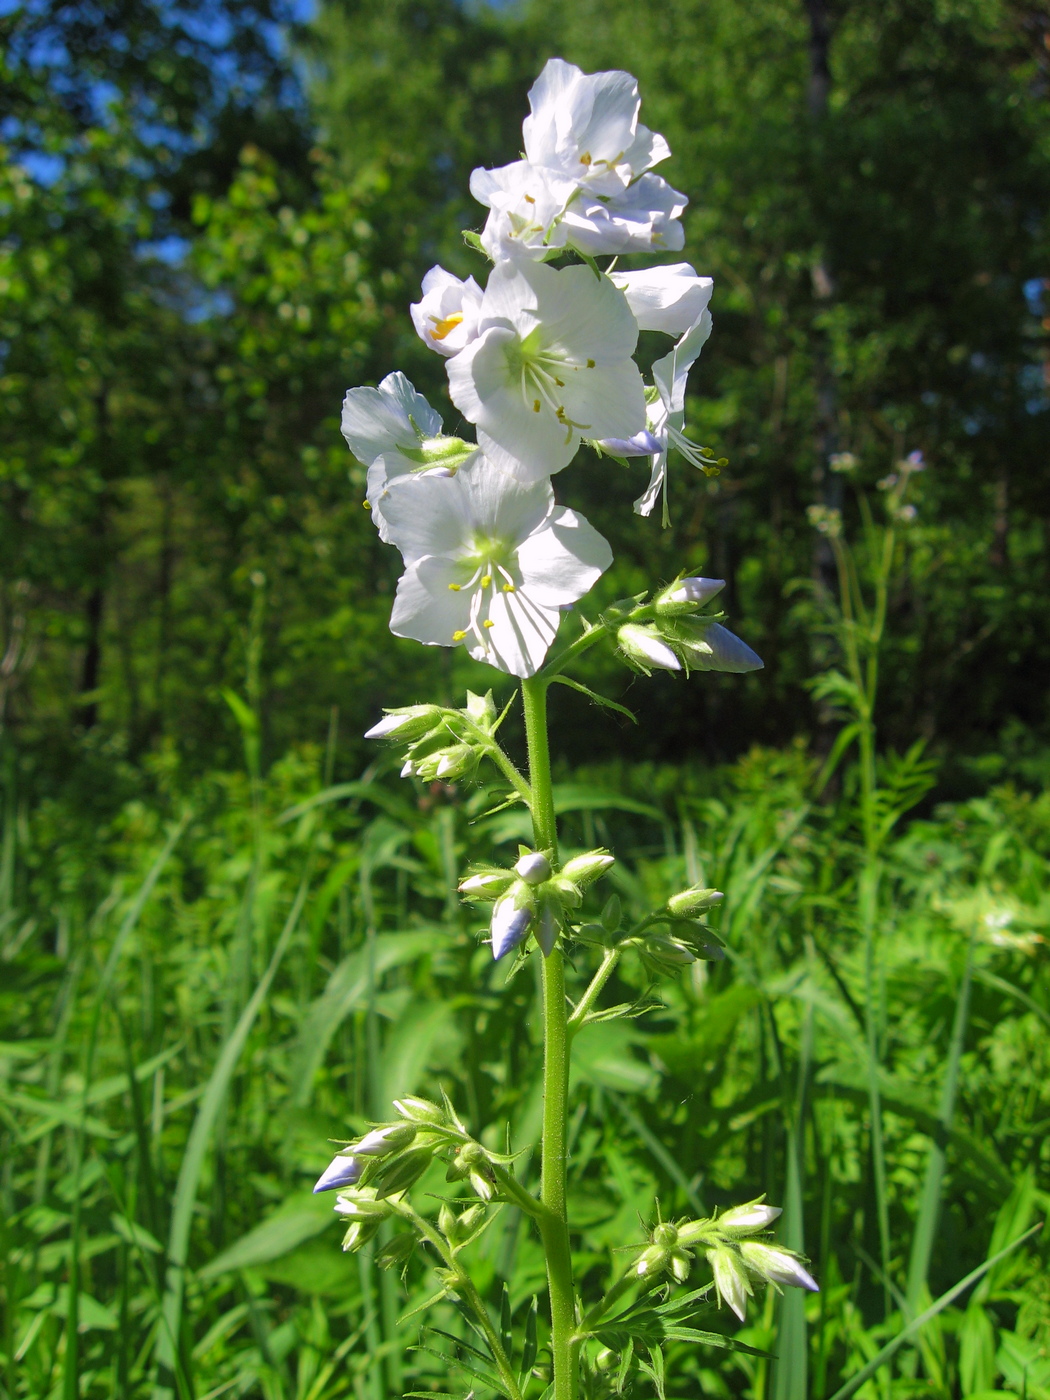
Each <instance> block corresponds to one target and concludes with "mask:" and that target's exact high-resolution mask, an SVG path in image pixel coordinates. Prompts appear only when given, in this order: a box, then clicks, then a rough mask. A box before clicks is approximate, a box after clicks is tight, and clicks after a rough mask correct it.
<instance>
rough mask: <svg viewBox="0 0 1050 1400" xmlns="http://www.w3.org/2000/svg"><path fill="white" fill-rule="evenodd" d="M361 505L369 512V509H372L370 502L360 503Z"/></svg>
mask: <svg viewBox="0 0 1050 1400" xmlns="http://www.w3.org/2000/svg"><path fill="white" fill-rule="evenodd" d="M361 504H362V505H363V506H364V508H365V510H371V509H372V502H371V501H362V502H361Z"/></svg>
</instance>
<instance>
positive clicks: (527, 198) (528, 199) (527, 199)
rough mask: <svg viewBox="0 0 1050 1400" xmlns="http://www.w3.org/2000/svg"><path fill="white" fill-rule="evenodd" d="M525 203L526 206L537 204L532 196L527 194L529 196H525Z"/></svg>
mask: <svg viewBox="0 0 1050 1400" xmlns="http://www.w3.org/2000/svg"><path fill="white" fill-rule="evenodd" d="M525 203H526V204H535V203H536V201H535V200H534V199H533V197H532V195H531V194H527V195H526V196H525Z"/></svg>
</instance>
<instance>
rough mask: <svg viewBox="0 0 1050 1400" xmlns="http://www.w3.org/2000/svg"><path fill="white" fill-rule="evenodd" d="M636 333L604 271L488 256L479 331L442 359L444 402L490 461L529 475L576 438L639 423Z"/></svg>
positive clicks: (554, 463)
mask: <svg viewBox="0 0 1050 1400" xmlns="http://www.w3.org/2000/svg"><path fill="white" fill-rule="evenodd" d="M637 341H638V326H637V323H636V321H635V319H634V317H633V315H632V314H631V310H630V307H629V306H628V305H627V301H626V299H625V298H624V296H623V294H622V292H620V291H618V290H617V288H616V287H614V286H613V284H612V283H611V282H610V281H609V279H608V278H607V277H595V275H594V273H593V272H592V271H591V269H590V268H588V267H580V266H576V267H566V268H562V269H561V270H560V271H555V270H554V269H553V268H550V267H545V266H544V265H543V264H542V263H524V264H519V265H515V264H509V263H497V265H496V266H495V267H494V268H493V270H492V273H491V275H490V277H489V281H488V286H487V287H486V289H485V296H484V299H483V300H482V303H481V312H480V316H479V320H478V335H477V337H476V339H475V340H473V341H472V342H471V343H470V344H469V345H468V346H467V347H466V348H465V349H464V350H461V351H460V353H459V354H458V355H454V356H453V357H452V358H451V359H450V360H449V361H448V363H447V366H446V368H447V370H448V379H449V392H450V393H451V396H452V402H453V403H454V404H455V405H456V407H457V408H458V409H459V410H460V412H461V413H462V414H463V415H464V417H465V418H466V419H467V420H468V421H469V422H471V423H474V424H476V425H477V430H478V443H479V445H480V446H481V447H482V448H483V449H484V451H485V454H486V455H487V456H488V457H489V458H490V460H492V461H493V462H495V463H496V465H497V466H500V467H503V468H504V469H505V470H506V471H508V472H513V473H515V474H516V475H518V476H520V477H521V478H522V479H523V480H525V481H534V480H536V479H537V478H539V477H545V476H548V475H549V474H550V473H552V472H556V471H560V470H561V468H562V467H566V466H568V464H569V463H570V462H571V461H572V458H573V456H574V455H575V452H576V448H577V445H578V444H579V442H580V439H581V437H587V438H622V437H630V436H631V434H632V433H637V432H640V431H641V429H642V428H643V427H644V426H645V392H644V389H643V387H642V377H641V374H640V373H639V371H638V367H637V366H636V365H635V364H634V362H633V361H632V359H631V355H632V354H633V353H634V348H635V345H636V344H637Z"/></svg>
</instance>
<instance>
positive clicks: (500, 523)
mask: <svg viewBox="0 0 1050 1400" xmlns="http://www.w3.org/2000/svg"><path fill="white" fill-rule="evenodd" d="M457 480H458V488H457V489H458V490H459V491H460V493H461V496H462V500H463V510H464V514H465V516H466V517H467V518H469V520H470V522H471V526H472V528H473V530H474V531H475V532H476V533H477V534H479V535H482V536H486V537H487V538H489V539H501V540H507V541H513V543H514V544H517V543H518V542H519V541H522V540H527V539H528V537H529V536H530V535H531V534H532V533H533V532H534V531H536V530H538V529H539V528H540V526H541V525H542V524H543V522H544V521H545V520H546V519H547V517H548V516H549V515H550V513H551V511H552V510H553V509H554V492H553V491H552V490H551V484H550V481H549V480H548V479H547V478H546V477H544V478H542V479H541V480H539V481H534V482H531V483H527V482H523V481H521V480H520V479H519V478H517V477H514V476H511V475H510V474H509V473H508V472H505V471H502V470H501V469H500V468H499V467H497V466H494V465H493V463H491V462H489V461H488V460H487V459H486V458H485V457H484V456H483V455H480V454H479V456H477V457H476V458H474V459H473V461H472V462H471V463H470V464H469V465H468V466H466V467H463V468H462V469H461V470H460V471H459V473H458V474H457Z"/></svg>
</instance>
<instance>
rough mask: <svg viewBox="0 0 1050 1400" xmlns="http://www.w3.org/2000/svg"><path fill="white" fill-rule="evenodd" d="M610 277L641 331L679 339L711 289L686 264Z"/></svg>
mask: <svg viewBox="0 0 1050 1400" xmlns="http://www.w3.org/2000/svg"><path fill="white" fill-rule="evenodd" d="M610 278H611V281H612V282H613V284H614V285H615V286H617V287H619V288H620V290H621V291H622V292H623V294H624V296H625V297H626V298H627V305H628V306H629V307H630V308H631V310H632V311H633V313H634V317H635V320H636V321H637V322H638V326H639V328H640V329H641V330H643V331H666V332H667V333H668V334H669V335H679V336H680V335H684V334H685V332H686V331H688V330H689V329H690V327H692V326H693V325H694V324H695V323H696V322H697V321H698V320H699V318H700V316H701V314H702V313H703V312H704V311H705V310H706V309H707V304H708V302H709V301H710V300H711V292H712V290H713V288H714V281H713V279H712V278H710V277H698V276H697V274H696V271H695V269H694V268H692V267H690V265H689V264H688V263H672V264H671V265H670V266H669V267H649V268H646V269H645V270H644V271H641V272H614V273H611V274H610Z"/></svg>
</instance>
